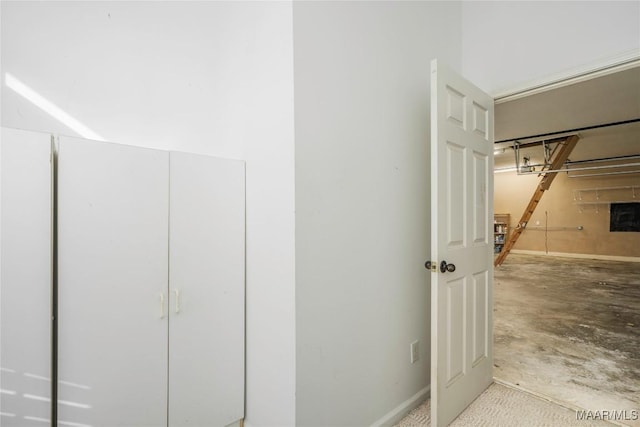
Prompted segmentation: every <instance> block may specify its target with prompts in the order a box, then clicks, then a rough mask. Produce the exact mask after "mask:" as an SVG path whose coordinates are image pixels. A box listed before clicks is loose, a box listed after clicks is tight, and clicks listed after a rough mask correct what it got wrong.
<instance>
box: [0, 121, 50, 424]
mask: <svg viewBox="0 0 640 427" xmlns="http://www.w3.org/2000/svg"><path fill="white" fill-rule="evenodd" d="M51 152H52V150H51V136H50V135H47V134H41V133H35V132H25V131H20V130H15V129H6V128H3V129H2V143H1V144H0V163H1V173H0V177H1V178H0V183H1V185H0V187H1V192H0V194H1V198H0V200H1V203H0V207H1V209H0V210H1V215H0V218H1V222H0V224H1V225H0V232H1V236H2V237H1V239H0V242H1V245H0V254H1V255H0V269H1V270H0V271H1V273H0V295H1V298H0V306H1V307H0V337H1V340H2V341H1V343H0V383H1V384H2V386H1V387H0V388H2V392H1V394H0V406H1V407H2V409H1V410H0V425H2V426H6V427H10V426H33V425H34V424H37V422H38V421H44V422H47V421H49V420H50V418H51V403H50V400H51V278H52V275H51V274H52V271H51V268H52V264H51V261H52V260H51V241H52V239H51V220H52V211H51V205H52V203H51V183H52V179H51V176H52V175H51V174H52V167H51Z"/></svg>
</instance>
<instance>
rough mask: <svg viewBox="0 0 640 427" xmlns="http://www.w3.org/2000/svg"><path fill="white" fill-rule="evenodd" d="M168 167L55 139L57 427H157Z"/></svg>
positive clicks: (162, 408) (162, 400) (163, 353)
mask: <svg viewBox="0 0 640 427" xmlns="http://www.w3.org/2000/svg"><path fill="white" fill-rule="evenodd" d="M168 168H169V155H168V153H167V152H161V151H156V150H149V149H143V148H136V147H130V146H124V145H117V144H107V143H100V142H95V141H88V140H81V139H75V138H61V139H60V144H59V161H58V171H59V172H58V232H59V241H58V250H59V258H58V263H59V270H58V272H59V276H58V277H59V280H58V300H59V306H58V314H59V316H58V317H59V321H58V335H59V345H58V352H59V356H58V377H59V383H58V393H59V396H58V402H57V403H58V424H59V425H60V424H62V423H63V422H64V423H67V424H64V425H76V426H81V425H86V426H92V427H98V426H105V427H106V426H109V427H115V426H140V427H141V426H166V423H167V418H166V417H167V357H168V355H167V333H168V321H167V311H166V310H167V305H166V303H167V300H166V298H167V291H168V271H167V270H168V261H167V260H168V244H167V240H168V206H169V198H168V180H169V174H168ZM163 298H164V301H163ZM163 302H164V305H163ZM71 423H73V424H71Z"/></svg>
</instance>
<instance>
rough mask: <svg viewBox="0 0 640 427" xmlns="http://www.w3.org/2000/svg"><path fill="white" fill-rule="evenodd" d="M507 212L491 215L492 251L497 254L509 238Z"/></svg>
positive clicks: (508, 216)
mask: <svg viewBox="0 0 640 427" xmlns="http://www.w3.org/2000/svg"><path fill="white" fill-rule="evenodd" d="M509 222H510V215H509V214H495V215H494V216H493V252H494V253H495V254H499V253H500V252H501V251H502V248H504V244H505V243H506V241H507V240H508V238H509Z"/></svg>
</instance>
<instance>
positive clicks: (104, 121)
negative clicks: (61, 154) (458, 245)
mask: <svg viewBox="0 0 640 427" xmlns="http://www.w3.org/2000/svg"><path fill="white" fill-rule="evenodd" d="M1 7H2V46H1V48H2V51H1V56H2V57H1V59H2V75H3V80H4V74H5V73H6V72H8V73H11V74H12V75H14V76H15V77H16V78H18V79H20V80H21V81H22V82H23V83H25V84H27V85H29V86H30V87H31V88H32V89H33V90H35V91H37V92H38V93H40V95H42V96H44V97H46V98H47V99H48V100H50V101H51V102H53V103H55V104H56V105H57V106H58V107H60V108H61V109H63V110H65V111H66V112H67V113H68V114H70V115H71V116H73V117H74V118H75V119H77V120H79V121H81V122H82V123H84V124H85V125H86V126H88V127H89V128H91V129H92V130H93V131H94V132H96V133H98V134H100V135H101V136H103V137H104V138H105V139H107V140H109V141H114V142H118V143H125V144H131V145H139V146H146V147H152V148H162V149H175V150H182V151H190V152H195V153H201V154H209V155H215V156H221V157H231V158H236V159H244V160H246V162H247V384H246V393H247V400H246V415H247V423H248V424H251V425H256V426H267V425H292V424H293V423H294V414H295V406H294V405H295V403H294V399H295V389H294V387H295V347H294V346H295V342H294V340H295V324H294V321H295V318H294V312H295V307H294V169H293V167H294V165H293V161H294V157H293V152H294V147H293V59H292V58H293V40H292V6H291V4H290V3H233V2H230V3H225V2H130V3H125V2H108V3H105V2H38V3H35V2H34V3H32V2H21V3H11V2H4V1H3V2H2V6H1ZM1 124H2V126H7V127H16V128H22V129H29V130H37V131H44V132H53V133H61V134H68V135H76V134H75V133H74V132H73V131H72V130H71V129H69V128H67V127H66V126H65V125H63V124H61V123H60V122H58V121H56V120H55V119H53V118H51V117H50V116H49V115H48V114H47V113H45V112H43V111H41V110H40V109H38V108H36V107H34V106H33V105H32V104H31V103H30V102H29V101H27V100H25V99H23V98H22V97H20V96H19V95H17V94H16V93H15V92H13V91H12V90H11V89H8V88H7V87H6V86H4V85H3V86H2V117H1Z"/></svg>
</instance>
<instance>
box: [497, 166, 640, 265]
mask: <svg viewBox="0 0 640 427" xmlns="http://www.w3.org/2000/svg"><path fill="white" fill-rule="evenodd" d="M576 173H577V172H576ZM582 173H586V172H582ZM539 182H540V178H538V176H537V175H520V176H518V175H516V173H515V172H513V173H496V174H495V180H494V186H495V196H494V197H495V198H494V200H495V202H494V209H495V212H496V213H509V214H511V230H513V227H515V226H516V225H517V223H518V221H519V220H520V217H521V216H522V213H523V212H524V209H525V207H526V206H527V204H528V203H529V200H530V199H531V196H532V195H533V192H534V190H535V188H536V187H537V185H538V184H539ZM632 185H635V186H638V187H637V188H636V190H635V199H634V198H633V192H632V190H630V189H622V190H603V191H600V192H599V197H600V199H599V201H602V202H605V201H607V200H620V201H622V200H628V201H633V200H635V201H637V202H640V179H639V178H638V177H637V175H635V177H634V176H633V175H618V176H612V177H593V178H569V177H568V176H567V174H562V173H561V174H559V175H558V176H557V177H556V179H555V180H554V181H553V184H552V186H551V188H550V189H549V190H548V191H546V192H545V194H544V196H543V197H542V200H541V202H540V203H539V204H538V207H537V208H536V210H535V212H534V214H533V216H532V217H531V220H530V221H529V225H528V226H527V229H526V230H525V232H524V233H523V234H522V235H521V236H520V238H519V239H518V242H517V243H516V245H515V247H514V249H515V250H529V251H542V252H545V251H548V252H561V253H568V254H589V255H595V256H605V257H607V256H614V257H638V260H640V233H638V232H610V231H609V205H608V204H602V205H597V206H595V205H582V206H580V205H578V204H576V203H578V202H580V200H574V195H575V197H576V198H577V199H579V197H580V196H579V194H577V193H574V191H575V190H578V189H590V188H606V187H624V186H632ZM582 201H584V202H589V201H598V199H596V193H595V192H594V191H588V192H586V191H585V192H582ZM545 211H546V212H547V216H545ZM546 221H548V222H546ZM545 222H546V225H547V226H548V228H549V231H548V232H547V233H545V231H544V228H545ZM578 226H583V227H584V229H583V230H582V231H578V230H577V227H578ZM562 227H566V228H568V230H558V228H562ZM545 234H546V235H545ZM507 259H508V258H507Z"/></svg>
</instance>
